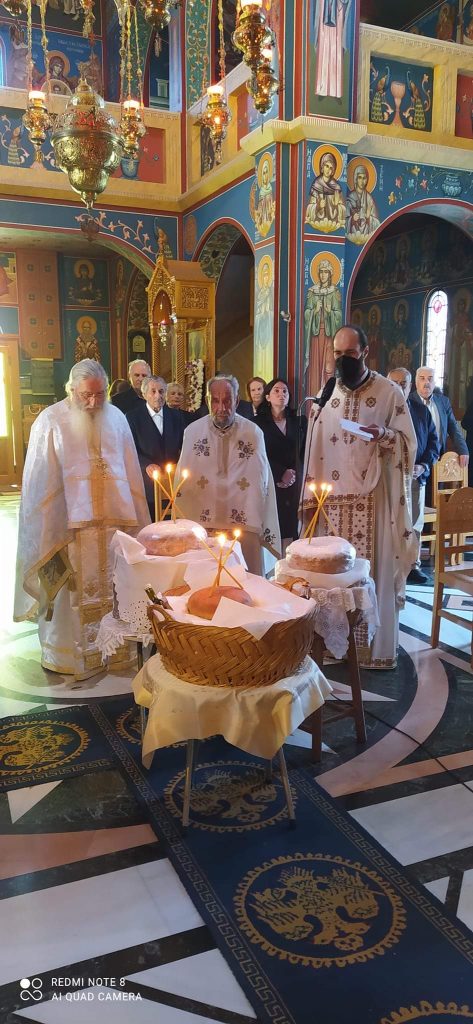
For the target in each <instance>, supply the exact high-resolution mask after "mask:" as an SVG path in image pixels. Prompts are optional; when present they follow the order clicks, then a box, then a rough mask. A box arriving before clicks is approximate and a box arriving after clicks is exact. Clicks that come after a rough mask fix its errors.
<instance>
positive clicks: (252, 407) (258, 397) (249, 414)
mask: <svg viewBox="0 0 473 1024" xmlns="http://www.w3.org/2000/svg"><path fill="white" fill-rule="evenodd" d="M265 387H266V381H265V380H263V378H262V377H252V378H251V380H249V381H248V383H247V385H246V393H247V395H248V398H249V399H250V401H249V402H245V401H242V402H239V403H238V407H237V413H238V415H239V416H244V417H245V420H253V419H254V418H255V416H256V415H257V413H258V409H260V407H261V403H262V402H264V389H265Z"/></svg>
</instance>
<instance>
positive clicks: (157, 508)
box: [153, 469, 162, 523]
mask: <svg viewBox="0 0 473 1024" xmlns="http://www.w3.org/2000/svg"><path fill="white" fill-rule="evenodd" d="M153 482H154V521H155V523H160V522H161V516H162V507H161V491H160V487H159V469H155V470H153Z"/></svg>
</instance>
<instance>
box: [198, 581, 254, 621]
mask: <svg viewBox="0 0 473 1024" xmlns="http://www.w3.org/2000/svg"><path fill="white" fill-rule="evenodd" d="M222 597H228V599H229V600H230V601H236V602H237V603H238V604H246V605H250V606H251V605H252V604H253V601H252V599H251V597H250V595H249V594H247V593H246V590H241V589H240V587H203V588H202V590H194V593H193V594H191V596H190V598H189V600H188V602H187V611H188V612H189V615H197V616H198V617H199V618H200V619H212V618H213V616H214V613H215V612H216V610H217V608H218V606H219V604H220V601H221V599H222Z"/></svg>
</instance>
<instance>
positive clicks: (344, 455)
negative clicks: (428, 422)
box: [303, 371, 417, 668]
mask: <svg viewBox="0 0 473 1024" xmlns="http://www.w3.org/2000/svg"><path fill="white" fill-rule="evenodd" d="M341 419H346V420H352V421H355V423H359V424H360V426H363V425H364V426H369V424H376V425H377V426H379V427H384V429H385V434H384V436H383V437H382V438H381V440H379V441H366V440H362V439H361V438H358V437H355V436H354V435H353V434H351V433H348V432H347V431H346V430H343V429H342V427H341V425H340V420H341ZM416 451H417V441H416V435H415V431H414V427H413V425H412V420H411V417H410V413H409V410H408V407H407V403H406V401H405V398H404V396H403V394H402V392H401V390H400V388H398V387H397V385H396V384H393V383H392V381H389V380H386V378H385V377H382V376H381V375H380V374H379V373H375V372H374V371H370V374H369V377H368V378H367V380H366V382H365V383H363V384H362V385H361V387H358V388H356V389H355V390H351V389H350V388H348V387H346V386H345V385H344V384H342V383H341V381H340V380H337V383H336V385H335V389H334V391H333V394H332V396H331V398H330V399H329V401H328V402H327V404H326V405H325V406H324V408H323V409H322V410H321V412H320V415H319V417H318V419H317V420H316V421H315V423H314V424H313V427H312V426H311V425H310V423H309V430H308V441H307V447H306V465H305V468H304V481H305V490H304V495H303V504H304V523H305V524H306V525H307V523H308V522H309V521H310V519H311V517H312V514H313V512H314V510H315V500H314V497H313V495H312V494H311V492H310V491H309V490H308V484H309V483H311V482H314V483H315V484H316V485H319V487H320V484H321V483H322V482H324V483H328V484H331V485H332V488H333V492H332V496H331V498H330V499H329V501H328V502H327V503H326V504H325V505H324V509H326V511H327V514H328V516H329V518H330V521H331V523H332V525H333V527H334V532H335V533H337V534H339V535H340V536H342V537H345V539H346V540H348V541H350V542H351V543H352V544H353V546H354V547H355V548H356V549H357V554H358V556H359V557H361V558H368V559H370V561H371V575H372V576H373V579H374V581H375V584H376V594H377V598H378V607H379V618H380V626H379V629H378V631H377V633H376V635H375V637H374V640H373V641H372V644H371V647H370V648H367V647H366V648H363V646H361V648H360V649H359V652H358V653H359V658H360V662H361V664H364V665H367V666H369V667H370V668H393V667H394V666H395V664H396V657H397V644H398V631H399V626H398V620H399V608H401V607H402V606H403V603H404V593H405V584H406V577H407V576H408V574H409V572H410V570H411V568H412V564H413V562H414V561H415V558H416V537H415V534H414V531H413V528H412V521H411V507H410V501H411V481H412V470H413V467H414V461H415V456H416ZM306 474H307V475H306ZM332 498H333V500H332ZM319 523H320V526H321V528H322V532H326V531H327V530H328V526H327V523H326V521H325V519H324V517H323V516H320V518H319Z"/></svg>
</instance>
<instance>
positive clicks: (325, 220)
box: [305, 145, 347, 234]
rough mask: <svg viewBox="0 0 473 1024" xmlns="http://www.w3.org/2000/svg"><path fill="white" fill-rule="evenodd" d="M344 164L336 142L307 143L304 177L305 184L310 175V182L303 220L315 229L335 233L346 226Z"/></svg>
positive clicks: (344, 161)
mask: <svg viewBox="0 0 473 1024" xmlns="http://www.w3.org/2000/svg"><path fill="white" fill-rule="evenodd" d="M345 165H346V159H345V157H344V156H342V154H341V153H340V150H338V149H337V148H336V147H335V146H330V145H327V146H317V148H316V149H313V148H312V146H310V145H308V146H307V155H306V180H307V184H308V185H309V182H310V181H311V179H312V183H311V184H310V188H309V190H308V199H307V207H306V212H305V223H306V224H309V226H310V227H311V228H313V229H314V231H323V232H324V234H328V233H330V234H337V233H338V232H340V231H344V229H345V220H346V213H347V210H346V205H345V195H344V187H343V186H344V184H345V181H346V166H345ZM314 174H315V178H313V175H314ZM342 183H343V185H342Z"/></svg>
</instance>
